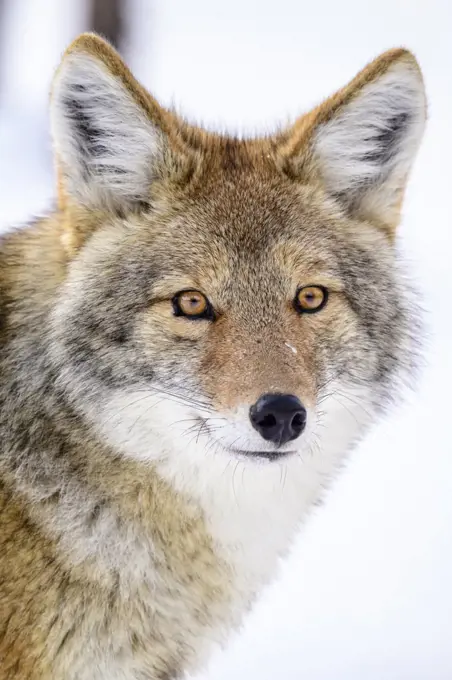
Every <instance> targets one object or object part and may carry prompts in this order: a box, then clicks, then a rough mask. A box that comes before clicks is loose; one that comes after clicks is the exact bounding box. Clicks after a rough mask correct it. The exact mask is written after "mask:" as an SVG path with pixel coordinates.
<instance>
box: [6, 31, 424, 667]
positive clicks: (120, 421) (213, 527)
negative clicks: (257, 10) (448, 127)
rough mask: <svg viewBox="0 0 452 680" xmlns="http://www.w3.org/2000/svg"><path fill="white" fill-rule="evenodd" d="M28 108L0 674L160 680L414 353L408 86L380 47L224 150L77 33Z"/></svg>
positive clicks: (234, 614)
mask: <svg viewBox="0 0 452 680" xmlns="http://www.w3.org/2000/svg"><path fill="white" fill-rule="evenodd" d="M51 111H52V131H53V139H54V148H55V158H56V168H57V176H58V183H57V195H58V202H57V207H56V209H55V210H54V211H53V212H52V213H51V214H49V215H48V216H47V217H46V218H44V219H41V220H38V221H36V222H35V223H33V224H30V225H29V226H28V227H27V228H24V229H20V230H16V231H12V232H10V233H8V234H6V235H5V236H4V237H3V238H2V240H1V241H0V523H1V531H0V680H107V679H108V680H145V679H148V680H171V679H172V680H174V679H176V678H182V677H183V676H184V674H185V673H186V672H195V671H196V670H197V669H199V668H200V667H201V666H202V665H203V664H204V663H205V661H206V660H207V659H208V656H209V653H210V652H211V650H212V648H213V647H214V646H215V645H217V644H220V645H221V644H224V643H225V642H226V640H227V637H228V634H229V632H230V631H231V630H233V629H234V628H237V627H238V626H239V625H240V623H241V621H242V618H243V616H244V614H245V613H246V611H247V610H248V609H249V607H250V606H251V605H252V603H253V601H254V600H255V598H256V596H257V595H258V594H259V592H260V591H261V589H262V588H263V587H264V586H265V585H266V584H267V583H268V582H269V581H270V580H271V579H272V578H273V577H274V575H275V572H276V570H277V564H278V560H279V559H280V558H281V557H283V556H284V555H285V554H286V553H287V551H288V549H289V548H290V546H291V543H292V540H293V538H294V536H295V534H296V532H297V530H298V529H299V527H300V525H301V523H302V522H303V521H304V519H305V517H306V515H307V513H308V510H309V508H310V507H312V505H313V504H315V503H317V502H318V501H319V499H320V498H321V496H322V492H323V490H324V489H325V488H326V487H327V486H328V484H329V483H330V480H331V479H332V478H333V476H334V475H335V473H336V471H337V469H338V467H339V466H340V464H341V462H342V460H343V458H344V455H345V454H346V453H347V451H348V450H349V449H350V447H351V446H352V445H353V444H354V443H355V442H356V441H357V440H358V439H359V438H360V437H361V436H362V435H363V433H365V431H366V430H367V428H368V427H369V426H370V425H371V424H372V423H373V422H374V421H375V420H376V419H377V417H378V415H379V413H380V412H381V411H382V410H384V408H385V406H386V405H387V404H388V403H390V400H391V399H393V398H394V396H395V395H397V386H398V385H399V383H400V382H401V381H403V379H404V378H405V377H408V376H410V374H411V373H412V371H413V369H414V368H415V363H416V362H415V356H416V336H417V328H416V321H415V320H416V314H415V313H414V311H413V310H412V309H411V305H410V302H409V295H408V291H407V284H406V283H405V281H404V279H403V278H402V277H401V276H400V274H399V268H398V263H397V257H396V247H395V239H396V228H397V225H398V223H399V220H400V211H401V206H402V198H403V193H404V189H405V185H406V182H407V179H408V176H409V172H410V168H411V166H412V163H413V160H414V157H415V155H416V151H417V148H418V145H419V143H420V139H421V136H422V131H423V126H424V120H425V97H424V89H423V83H422V77H421V74H420V71H419V67H418V65H417V63H416V60H415V58H414V57H413V56H412V55H411V54H410V53H409V52H407V51H405V50H401V49H400V50H392V51H390V52H387V53H385V54H383V55H382V56H380V57H379V58H378V59H376V60H375V61H373V62H372V63H371V64H370V65H368V66H367V67H366V68H365V69H364V70H363V71H362V72H361V73H359V74H358V76H356V78H355V79H354V80H353V81H352V82H351V83H350V84H349V85H347V86H346V87H345V88H344V89H342V90H340V91H339V92H338V93H336V94H335V95H334V96H332V97H330V98H329V99H327V100H326V101H325V102H324V103H323V104H321V105H320V106H318V107H317V108H316V109H314V110H313V111H311V112H310V113H308V114H306V115H304V116H303V117H301V118H300V119H299V120H298V121H296V122H295V124H294V125H292V126H291V127H289V128H288V129H286V130H284V131H282V132H279V133H278V134H276V135H274V136H273V137H266V138H256V139H248V140H239V139H235V138H230V137H226V136H220V135H215V134H212V133H208V132H206V131H203V130H201V129H200V128H197V127H194V126H190V125H188V124H187V123H185V122H184V121H183V120H181V119H179V118H178V117H177V116H176V115H175V114H174V113H172V112H170V111H167V110H165V109H163V108H162V107H160V106H159V105H158V103H157V102H156V101H155V100H154V99H153V98H152V97H151V95H150V94H149V93H148V92H146V91H145V90H144V89H143V88H142V87H141V85H140V84H139V83H138V82H137V81H136V80H135V79H134V78H133V76H132V75H131V73H130V72H129V70H128V69H127V67H126V66H125V65H124V63H123V62H122V60H121V59H120V57H119V56H118V55H117V54H116V52H114V50H113V49H112V48H111V47H110V46H109V45H107V44H106V43H105V42H103V41H102V40H101V39H100V38H98V37H96V36H93V35H83V36H81V37H80V38H78V39H77V40H76V41H75V42H74V43H73V44H72V45H71V46H70V47H69V49H68V50H67V52H66V53H65V55H64V57H63V60H62V63H61V65H60V67H59V69H58V71H57V73H56V76H55V79H54V84H53V88H52V97H51Z"/></svg>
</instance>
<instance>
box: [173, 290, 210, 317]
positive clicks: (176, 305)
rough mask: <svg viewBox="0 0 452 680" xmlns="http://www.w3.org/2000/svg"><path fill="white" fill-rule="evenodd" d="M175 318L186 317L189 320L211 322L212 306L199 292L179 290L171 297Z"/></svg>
mask: <svg viewBox="0 0 452 680" xmlns="http://www.w3.org/2000/svg"><path fill="white" fill-rule="evenodd" d="M173 310H174V315H175V316H186V317H187V318H189V319H207V320H208V321H213V319H214V312H213V309H212V305H211V304H210V302H209V300H208V299H207V298H206V296H205V295H203V293H200V292H199V290H181V291H180V293H176V295H175V296H174V297H173Z"/></svg>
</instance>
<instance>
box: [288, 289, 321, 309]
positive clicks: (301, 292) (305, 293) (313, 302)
mask: <svg viewBox="0 0 452 680" xmlns="http://www.w3.org/2000/svg"><path fill="white" fill-rule="evenodd" d="M327 301H328V290H327V289H326V288H325V287H324V286H305V287H304V288H299V289H298V291H297V294H296V296H295V300H294V306H295V309H296V310H297V312H299V313H300V314H313V313H314V312H320V310H321V309H323V307H324V306H325V305H326V303H327Z"/></svg>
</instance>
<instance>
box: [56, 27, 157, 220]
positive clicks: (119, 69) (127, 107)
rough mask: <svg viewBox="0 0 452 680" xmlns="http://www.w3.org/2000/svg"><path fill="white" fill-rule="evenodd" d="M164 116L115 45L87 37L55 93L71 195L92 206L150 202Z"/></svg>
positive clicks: (62, 71)
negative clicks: (149, 192)
mask: <svg viewBox="0 0 452 680" xmlns="http://www.w3.org/2000/svg"><path fill="white" fill-rule="evenodd" d="M164 115H165V114H164V112H163V110H162V109H160V107H159V106H158V104H157V103H156V102H155V101H154V100H153V99H152V97H151V96H150V95H149V94H148V93H147V92H146V91H145V90H144V89H143V88H142V87H141V85H140V84H139V83H138V82H137V81H136V80H135V78H134V77H133V76H132V74H131V73H130V71H129V70H128V68H127V67H126V66H125V65H124V63H123V61H122V60H121V58H120V57H119V55H118V54H117V53H116V52H115V50H114V49H113V48H112V47H110V45H108V44H107V43H106V42H105V41H103V40H102V39H100V38H98V37H97V36H95V35H91V34H84V35H81V36H80V37H79V38H78V39H77V40H75V42H74V43H72V45H71V46H70V47H69V48H68V50H67V51H66V53H65V55H64V57H63V60H62V63H61V65H60V67H59V69H58V70H57V73H56V76H55V79H54V82H53V88H52V96H51V118H52V131H53V139H54V146H55V151H56V160H57V166H58V174H59V178H60V185H61V184H62V187H61V186H60V190H61V191H62V192H63V194H65V195H68V196H69V197H70V199H71V200H74V201H75V202H76V203H79V204H81V205H84V206H88V207H91V208H92V207H99V208H100V207H102V208H116V209H117V208H124V207H126V206H132V205H133V204H134V203H137V202H140V201H143V200H145V199H146V196H147V195H148V190H149V186H150V183H151V181H152V179H153V178H154V177H155V176H156V174H158V172H159V167H160V166H161V164H162V159H163V155H164V152H165V146H166V143H167V139H166V135H165V132H164V120H163V119H164Z"/></svg>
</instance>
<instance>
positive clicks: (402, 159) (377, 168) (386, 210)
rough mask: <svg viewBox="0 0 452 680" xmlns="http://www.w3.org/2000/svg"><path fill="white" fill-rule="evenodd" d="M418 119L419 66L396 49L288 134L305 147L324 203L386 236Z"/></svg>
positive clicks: (422, 111)
mask: <svg viewBox="0 0 452 680" xmlns="http://www.w3.org/2000/svg"><path fill="white" fill-rule="evenodd" d="M425 118H426V101H425V92H424V85H423V80H422V76H421V72H420V69H419V66H418V64H417V62H416V59H415V58H414V56H413V55H412V54H411V53H410V52H408V51H406V50H403V49H397V50H391V51H389V52H386V53H385V54H383V55H381V56H380V57H378V58H377V59H376V60H375V61H373V62H372V63H371V64H370V65H369V66H367V68H365V69H364V70H363V71H362V72H361V73H359V74H358V76H357V77H356V78H355V79H354V80H352V82H351V83H350V84H349V85H348V86H347V87H345V88H344V89H343V90H340V91H339V92H338V93H337V94H335V95H334V96H333V97H331V98H330V99H328V100H327V101H326V102H324V103H323V104H321V105H320V106H319V107H318V108H317V109H315V110H314V111H313V112H312V113H311V114H308V116H307V117H305V118H304V119H301V120H300V121H299V122H298V123H296V124H295V127H294V130H293V132H292V134H293V135H294V136H295V139H297V138H298V142H300V141H301V138H304V141H307V142H308V149H309V153H308V155H309V157H310V160H311V161H313V162H314V168H315V169H316V171H317V172H318V173H319V174H320V177H321V180H322V181H323V184H324V186H325V187H326V189H327V191H328V192H329V193H330V194H331V195H333V196H335V197H336V198H339V200H341V201H342V202H343V203H344V204H345V205H346V206H347V208H348V209H349V210H350V211H352V212H358V213H359V214H360V215H361V216H365V217H370V218H373V219H376V220H377V221H378V222H380V223H382V224H383V225H387V227H388V228H389V229H390V230H393V229H394V228H395V227H396V225H397V223H398V221H399V218H400V215H399V213H400V208H401V203H402V199H403V191H404V188H405V184H406V181H407V178H408V174H409V171H410V168H411V165H412V163H413V161H414V158H415V155H416V152H417V149H418V147H419V144H420V141H421V138H422V133H423V129H424V124H425ZM296 146H298V147H299V148H300V145H299V143H298V144H297V143H295V147H296ZM303 146H304V148H306V147H305V145H304V144H303Z"/></svg>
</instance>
